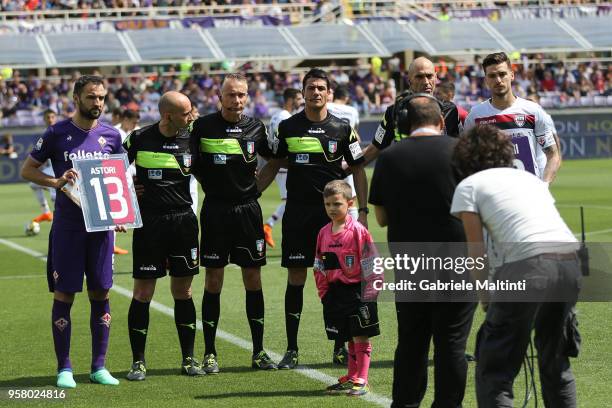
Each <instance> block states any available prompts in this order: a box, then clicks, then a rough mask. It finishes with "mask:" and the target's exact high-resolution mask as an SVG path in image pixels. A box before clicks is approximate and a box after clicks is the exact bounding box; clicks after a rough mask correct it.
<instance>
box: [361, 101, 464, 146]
mask: <svg viewBox="0 0 612 408" xmlns="http://www.w3.org/2000/svg"><path fill="white" fill-rule="evenodd" d="M440 103H441V105H442V106H441V108H442V116H444V134H445V135H448V136H451V137H459V126H460V121H459V112H458V111H457V105H455V104H454V103H453V102H443V101H440ZM394 116H395V104H393V105H390V106H389V107H388V108H387V110H386V111H385V115H384V116H383V120H382V121H381V122H380V124H379V125H378V128H377V129H376V133H374V138H373V139H372V144H373V145H374V146H375V147H376V148H377V149H378V150H382V149H385V148H387V147H389V146H390V145H391V143H392V142H393V141H396V142H399V141H400V140H402V139H404V138H406V137H408V135H405V134H402V133H400V132H399V131H398V130H396V129H395V117H394Z"/></svg>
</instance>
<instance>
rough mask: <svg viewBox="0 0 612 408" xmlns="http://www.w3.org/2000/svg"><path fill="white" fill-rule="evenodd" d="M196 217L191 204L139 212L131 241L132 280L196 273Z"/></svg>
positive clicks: (197, 260) (197, 270) (197, 262)
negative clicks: (139, 224)
mask: <svg viewBox="0 0 612 408" xmlns="http://www.w3.org/2000/svg"><path fill="white" fill-rule="evenodd" d="M198 232H199V231H198V218H197V217H196V215H195V214H194V213H193V211H192V209H191V207H187V208H184V209H182V210H179V211H175V212H169V213H165V214H161V213H148V212H143V213H142V228H137V229H135V230H134V237H133V240H132V253H133V269H132V271H133V272H132V275H133V277H134V279H157V278H161V277H164V276H166V269H169V271H170V276H175V277H183V276H193V275H197V274H198V273H199V259H198V258H199V257H198Z"/></svg>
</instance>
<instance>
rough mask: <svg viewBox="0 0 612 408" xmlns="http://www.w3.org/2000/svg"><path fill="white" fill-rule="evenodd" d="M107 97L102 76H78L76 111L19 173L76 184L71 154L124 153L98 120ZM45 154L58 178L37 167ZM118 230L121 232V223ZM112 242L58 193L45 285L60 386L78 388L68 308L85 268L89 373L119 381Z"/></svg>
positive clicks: (43, 181)
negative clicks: (109, 357)
mask: <svg viewBox="0 0 612 408" xmlns="http://www.w3.org/2000/svg"><path fill="white" fill-rule="evenodd" d="M105 97H106V88H105V86H104V82H103V79H102V78H101V77H98V76H90V75H84V76H81V77H80V78H79V79H78V80H77V81H76V82H75V84H74V103H75V105H76V108H77V110H76V112H75V114H74V116H73V117H72V119H67V120H63V121H59V122H57V123H56V124H54V125H52V126H50V127H49V128H48V129H47V131H46V132H45V134H44V135H43V136H42V137H41V138H40V139H39V140H38V142H37V143H36V145H35V146H34V148H33V150H32V152H31V153H30V156H29V157H28V158H27V159H26V161H25V162H24V164H23V167H22V169H21V176H22V177H23V178H24V179H26V180H29V181H31V182H34V183H36V184H38V185H41V186H45V187H52V188H55V189H57V190H60V189H61V188H62V187H63V186H64V185H66V184H68V183H69V184H74V183H75V180H76V178H77V176H78V175H77V172H76V171H75V170H74V169H73V168H72V159H74V158H79V157H104V156H106V155H109V154H113V153H121V152H123V148H122V147H121V136H120V134H119V132H118V131H117V130H116V129H114V128H113V127H111V126H107V125H105V124H103V123H100V122H98V118H99V117H100V114H101V113H102V110H103V109H104V99H105ZM47 159H50V160H51V165H52V166H53V171H54V173H55V174H56V175H58V176H59V177H57V178H55V177H51V176H49V175H46V174H44V173H43V172H41V171H40V170H39V167H40V166H41V165H42V163H44V162H45V161H46V160H47ZM119 230H122V231H125V230H124V229H123V228H119ZM113 244H114V238H113V232H112V231H103V232H87V231H86V230H85V222H84V220H83V213H82V211H81V209H80V208H79V207H78V206H77V205H76V204H74V203H73V202H72V201H71V200H70V198H69V197H68V195H66V194H64V193H62V192H58V194H57V199H56V203H55V214H54V217H53V226H52V228H51V233H50V234H49V254H48V259H47V280H48V283H49V290H50V291H51V292H53V308H52V311H51V329H52V332H53V343H54V345H55V354H56V357H57V368H58V369H57V371H58V374H57V386H58V387H61V388H74V387H76V383H75V381H74V378H73V375H72V365H71V363H70V357H69V353H70V337H71V329H72V324H71V321H70V308H71V307H72V303H73V302H74V295H75V293H76V292H81V291H82V290H83V272H85V276H86V278H87V291H88V295H89V302H90V304H91V315H90V328H91V337H92V347H91V348H92V360H91V374H90V376H89V378H90V380H91V382H93V383H97V384H104V385H117V384H119V381H118V380H117V379H115V378H114V377H113V376H112V375H111V374H110V373H109V372H108V370H107V369H106V368H104V361H105V359H106V350H107V348H108V340H109V334H110V323H111V315H110V307H109V300H108V291H109V289H110V288H111V286H112V284H113V261H112V256H113Z"/></svg>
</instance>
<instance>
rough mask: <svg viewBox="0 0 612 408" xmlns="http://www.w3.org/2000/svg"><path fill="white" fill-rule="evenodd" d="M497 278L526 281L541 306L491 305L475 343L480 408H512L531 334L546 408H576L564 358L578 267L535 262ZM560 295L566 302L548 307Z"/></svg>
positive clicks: (518, 265) (512, 266)
mask: <svg viewBox="0 0 612 408" xmlns="http://www.w3.org/2000/svg"><path fill="white" fill-rule="evenodd" d="M498 275H499V276H498ZM496 277H497V278H498V279H499V280H503V279H505V278H506V277H512V278H514V279H520V278H522V277H524V278H526V279H527V281H528V283H527V285H528V287H529V285H530V283H537V284H538V285H539V288H537V290H538V291H541V295H540V296H541V299H542V301H541V302H536V301H531V302H521V303H508V302H493V303H491V304H490V305H489V309H488V310H487V316H486V319H485V321H484V323H483V324H482V327H481V328H480V330H479V332H478V338H477V341H476V359H477V364H476V394H477V397H478V406H479V407H480V408H497V407H513V400H514V394H513V391H512V386H513V383H514V378H515V377H516V376H517V375H518V373H519V371H520V369H521V365H522V363H523V359H524V358H525V353H526V351H527V347H528V345H529V340H530V339H531V330H532V329H535V339H534V341H535V347H536V350H537V353H538V368H539V373H540V382H541V385H542V397H543V400H544V406H545V407H547V408H575V407H576V383H575V379H574V375H573V373H572V370H571V368H570V362H569V358H568V356H567V354H568V353H567V349H568V347H567V344H566V343H567V341H568V340H567V339H566V336H564V329H565V327H566V325H567V322H568V316H569V314H570V312H571V310H572V307H573V306H574V305H575V303H576V298H577V296H578V290H579V285H580V269H579V267H578V263H577V262H576V261H575V260H562V261H558V260H548V259H541V258H540V257H534V258H529V259H527V260H524V261H519V262H513V263H510V264H506V265H503V266H502V267H501V268H500V269H499V271H498V272H497V274H496ZM519 277H520V278H519ZM542 282H545V284H542ZM558 293H565V295H564V296H566V297H567V299H566V300H567V301H555V302H549V301H546V299H547V298H551V296H553V295H555V296H557V297H558Z"/></svg>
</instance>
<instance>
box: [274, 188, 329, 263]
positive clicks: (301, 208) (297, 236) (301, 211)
mask: <svg viewBox="0 0 612 408" xmlns="http://www.w3.org/2000/svg"><path fill="white" fill-rule="evenodd" d="M329 222H330V219H329V217H328V216H327V213H326V212H325V206H324V204H323V197H321V202H320V203H318V204H311V203H301V202H296V201H295V200H293V201H292V200H287V206H286V207H285V214H283V242H282V260H281V266H283V267H285V268H310V267H311V266H312V265H313V263H314V255H315V248H316V246H317V235H318V234H319V230H320V229H321V228H323V227H324V226H325V225H326V224H327V223H329Z"/></svg>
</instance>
